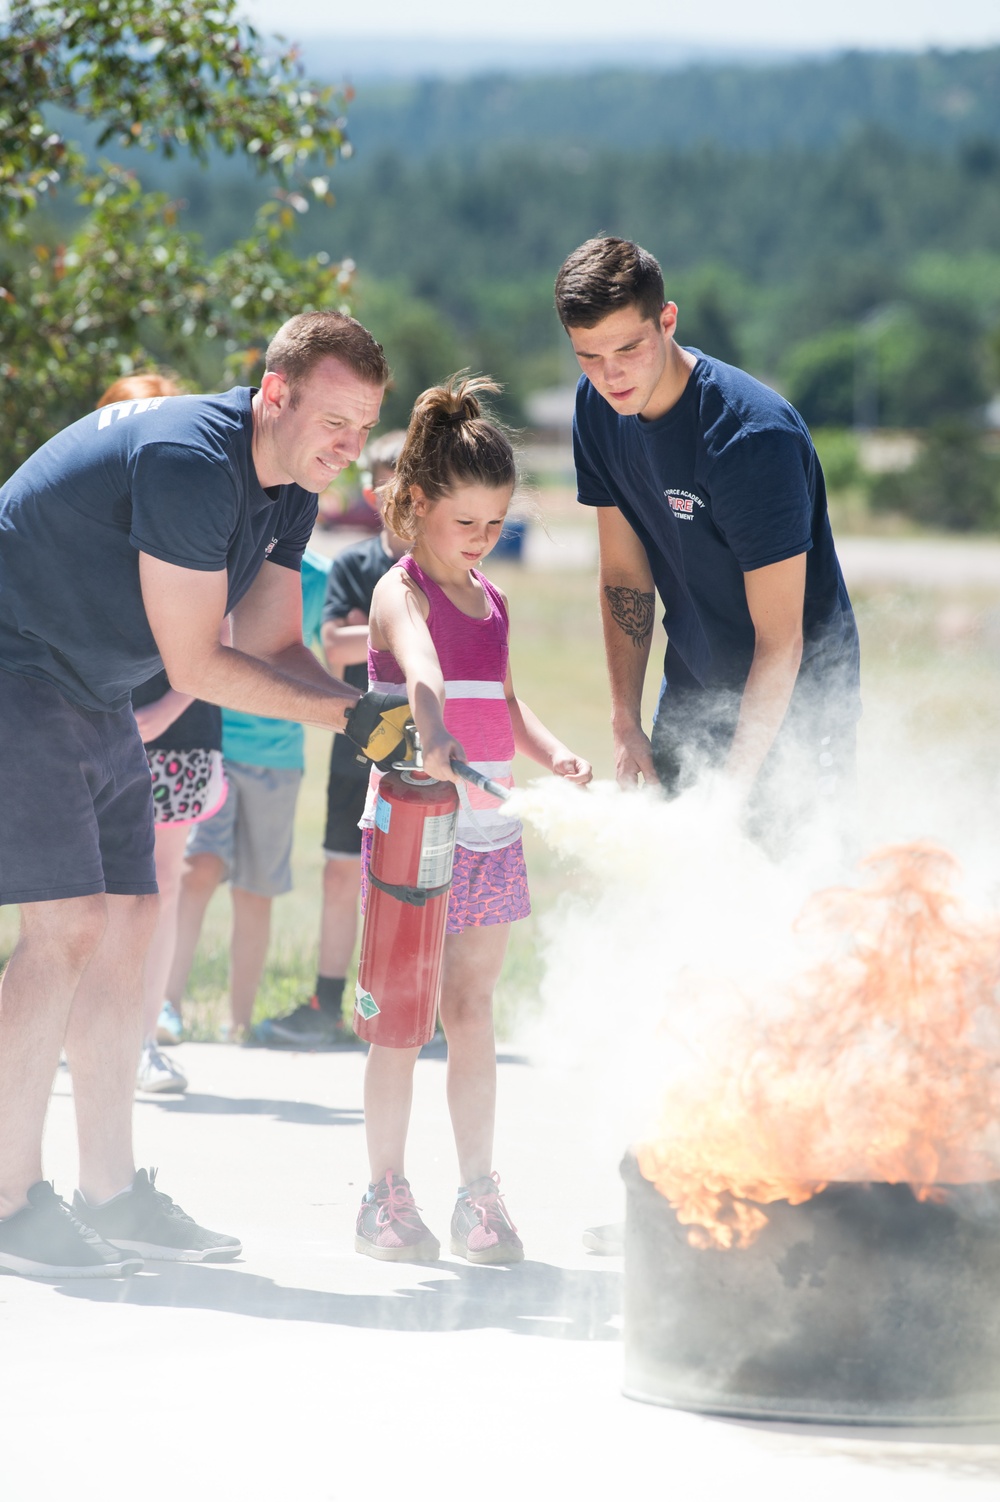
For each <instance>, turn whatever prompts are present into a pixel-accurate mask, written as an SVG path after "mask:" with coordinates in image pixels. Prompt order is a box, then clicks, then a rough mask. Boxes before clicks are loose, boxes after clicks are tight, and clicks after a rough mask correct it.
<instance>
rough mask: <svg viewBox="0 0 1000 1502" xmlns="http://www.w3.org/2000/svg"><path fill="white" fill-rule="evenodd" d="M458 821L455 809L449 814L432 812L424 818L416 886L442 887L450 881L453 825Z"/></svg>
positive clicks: (453, 837) (453, 851)
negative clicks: (427, 817)
mask: <svg viewBox="0 0 1000 1502" xmlns="http://www.w3.org/2000/svg"><path fill="white" fill-rule="evenodd" d="M457 823H458V811H457V809H456V810H455V811H454V812H453V813H450V814H433V815H432V816H431V817H430V818H429V819H425V820H424V832H423V838H422V840H421V842H420V870H419V873H418V875H417V886H418V887H443V886H444V885H445V883H446V882H449V881H451V866H452V862H453V860H454V859H455V826H456V824H457Z"/></svg>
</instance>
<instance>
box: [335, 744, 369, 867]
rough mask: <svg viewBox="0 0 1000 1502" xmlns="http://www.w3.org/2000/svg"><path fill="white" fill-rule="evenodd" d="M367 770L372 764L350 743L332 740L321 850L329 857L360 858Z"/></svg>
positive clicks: (366, 790)
mask: <svg viewBox="0 0 1000 1502" xmlns="http://www.w3.org/2000/svg"><path fill="white" fill-rule="evenodd" d="M370 770H371V762H370V761H369V760H368V758H367V756H365V755H363V754H362V752H360V751H359V750H358V748H357V746H355V745H354V744H353V742H351V741H349V740H348V739H347V737H346V736H344V735H335V736H334V738H333V748H332V750H331V752H330V778H329V781H328V782H327V785H326V832H325V834H324V835H323V849H324V851H325V852H326V854H327V855H329V856H333V857H337V856H347V855H360V854H361V830H360V829H359V828H358V820H359V819H360V818H361V815H362V814H363V813H364V811H365V796H366V794H367V792H368V774H369V772H370Z"/></svg>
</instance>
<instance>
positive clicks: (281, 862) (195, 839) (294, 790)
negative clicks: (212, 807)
mask: <svg viewBox="0 0 1000 1502" xmlns="http://www.w3.org/2000/svg"><path fill="white" fill-rule="evenodd" d="M225 767H226V778H227V780H228V782H229V796H228V798H227V799H226V801H225V803H224V804H223V805H222V807H221V808H220V809H219V812H218V813H217V814H213V816H212V818H211V819H205V820H204V821H203V822H202V823H201V824H196V825H195V827H194V829H193V830H192V831H191V834H190V836H189V838H188V842H187V852H186V853H187V854H188V855H189V856H192V855H214V856H216V857H217V858H218V859H219V860H221V861H222V863H223V865H224V866H225V868H226V876H227V878H228V879H229V881H230V883H231V884H232V885H233V886H234V887H241V888H242V889H243V891H245V892H253V893H254V895H255V896H257V897H280V896H281V894H282V892H290V891H291V889H292V863H291V858H292V835H293V832H294V827H295V804H296V802H297V800H298V796H299V787H300V786H301V783H302V773H301V771H300V770H299V768H298V767H253V766H249V765H248V764H247V763H246V762H242V761H227V762H226V763H225Z"/></svg>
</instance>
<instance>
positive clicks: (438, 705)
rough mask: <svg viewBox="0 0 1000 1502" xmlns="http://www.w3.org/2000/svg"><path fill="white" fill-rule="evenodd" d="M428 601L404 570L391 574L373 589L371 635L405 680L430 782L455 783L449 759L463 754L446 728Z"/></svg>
mask: <svg viewBox="0 0 1000 1502" xmlns="http://www.w3.org/2000/svg"><path fill="white" fill-rule="evenodd" d="M428 608H429V607H428V604H427V596H426V595H425V594H424V592H423V590H422V589H420V588H419V587H418V586H417V585H416V584H414V582H413V580H412V579H411V578H410V577H409V575H408V574H406V573H404V572H403V570H402V569H397V568H394V569H390V570H389V572H388V573H387V574H384V575H383V577H382V578H381V579H380V580H379V582H378V583H377V584H376V586H375V593H374V594H373V596H372V608H371V615H370V617H369V632H370V634H371V640H372V646H373V647H375V648H376V650H383V651H384V650H386V649H388V650H389V651H390V652H391V653H392V655H393V657H395V659H396V661H397V662H398V663H399V666H400V667H401V668H402V670H403V672H404V673H405V675H406V697H407V698H408V699H409V701H410V708H411V709H412V711H413V719H414V722H415V724H416V727H417V730H418V731H419V732H420V745H421V748H422V750H423V756H424V766H425V767H426V768H427V771H428V772H429V773H430V775H431V776H432V777H437V778H438V779H439V780H441V781H446V782H455V781H456V777H455V773H454V772H453V771H452V769H451V759H452V757H455V758H456V759H457V760H458V761H464V760H465V751H464V750H463V748H462V746H461V744H460V743H459V742H458V741H456V740H455V738H454V736H453V735H451V734H450V733H449V732H448V730H447V729H446V728H445V723H444V675H443V674H442V672H441V664H440V662H439V661H438V655H437V650H436V648H435V646H434V643H433V641H432V640H431V634H430V632H429V631H428V629H427V611H428Z"/></svg>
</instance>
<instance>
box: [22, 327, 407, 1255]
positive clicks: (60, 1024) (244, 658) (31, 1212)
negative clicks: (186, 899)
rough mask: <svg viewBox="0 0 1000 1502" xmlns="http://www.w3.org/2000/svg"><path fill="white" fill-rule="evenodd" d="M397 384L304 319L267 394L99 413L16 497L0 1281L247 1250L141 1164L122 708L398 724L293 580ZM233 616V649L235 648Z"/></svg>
mask: <svg viewBox="0 0 1000 1502" xmlns="http://www.w3.org/2000/svg"><path fill="white" fill-rule="evenodd" d="M387 377H388V368H387V366H386V363H385V357H384V355H383V353H382V349H381V346H380V345H379V344H377V343H376V341H375V340H374V339H373V338H372V336H371V335H370V334H369V333H368V331H367V330H366V329H364V328H362V326H361V325H360V324H359V323H357V322H356V321H355V320H354V319H351V318H346V317H345V316H344V315H342V314H339V313H312V314H303V315H300V316H299V317H298V318H293V319H291V320H289V322H288V323H287V324H285V325H284V326H283V327H282V328H281V329H280V330H279V331H278V333H277V335H276V336H275V338H274V339H273V340H272V342H271V344H270V346H269V347H268V352H267V359H266V371H265V374H264V376H263V378H262V380H261V385H260V388H259V390H250V389H245V388H238V389H236V390H234V391H230V392H227V393H225V394H224V395H221V396H202V397H188V396H174V397H167V398H162V397H160V398H146V399H143V400H140V401H128V402H121V403H115V404H112V405H111V406H107V407H102V408H101V409H100V410H99V411H96V412H93V413H91V414H89V415H88V416H86V417H84V418H82V419H81V420H80V421H79V422H77V423H74V424H73V425H72V426H71V427H70V428H67V429H66V430H64V431H63V432H61V433H58V434H57V435H56V436H55V437H54V438H52V439H51V440H50V441H49V442H48V443H46V444H45V445H44V446H43V447H42V448H41V449H39V450H38V452H37V453H36V454H34V455H33V456H32V457H31V458H30V459H29V460H28V461H27V462H26V463H25V464H23V465H22V466H21V468H20V469H19V470H18V471H17V473H16V474H14V475H13V476H12V477H11V479H10V480H9V481H8V482H7V483H6V485H4V486H3V488H2V489H0V791H2V796H3V802H4V815H3V818H2V819H0V903H17V904H19V905H20V908H21V932H20V936H19V939H18V942H17V945H16V947H15V949H14V953H13V955H12V956H11V959H10V963H9V965H8V967H7V970H6V972H5V974H4V977H3V986H2V1004H0V1268H2V1269H3V1270H5V1271H9V1272H14V1273H21V1274H25V1275H27V1276H41V1277H69V1276H84V1277H86V1276H91V1277H92V1276H108V1275H110V1276H117V1275H121V1274H122V1273H128V1272H133V1271H134V1270H135V1269H136V1268H137V1267H139V1266H141V1259H142V1257H143V1256H144V1255H145V1256H148V1257H152V1258H166V1259H169V1260H174V1261H176V1260H180V1261H194V1262H196V1261H205V1260H213V1261H217V1260H223V1259H228V1258H231V1257H234V1256H236V1255H237V1254H238V1253H239V1251H240V1244H239V1242H238V1241H237V1240H236V1238H235V1237H232V1236H223V1235H219V1234H218V1233H216V1232H212V1231H207V1230H205V1229H204V1228H202V1227H200V1226H198V1225H196V1224H195V1222H194V1221H192V1220H191V1219H190V1217H188V1216H186V1215H184V1214H182V1213H181V1212H180V1211H179V1210H178V1208H177V1207H176V1206H174V1205H173V1204H172V1202H171V1200H170V1199H169V1197H168V1196H166V1195H165V1194H163V1193H162V1192H160V1191H159V1190H157V1189H156V1188H155V1186H154V1183H153V1180H152V1179H151V1178H150V1177H149V1175H147V1174H146V1172H145V1170H140V1171H139V1173H136V1171H135V1164H134V1160H133V1156H132V1140H131V1117H132V1097H133V1090H134V1084H135V1072H136V1065H137V1062H138V1057H139V1047H140V1041H141V1037H140V1034H141V1024H140V1002H141V995H142V988H141V981H142V964H143V959H144V956H145V951H146V948H147V945H148V942H149V938H150V935H151V932H152V928H153V924H154V921H155V916H156V906H155V901H154V896H155V893H156V881H155V870H154V865H153V816H152V795H151V783H150V777H149V767H148V763H147V761H146V756H145V752H144V750H143V746H142V741H141V738H140V736H139V731H138V728H137V726H136V723H135V718H134V716H133V714H132V709H131V706H130V703H129V695H130V691H131V690H132V688H134V687H136V686H137V685H138V684H140V683H142V682H144V681H145V680H146V679H148V678H149V677H150V676H151V675H152V674H153V673H154V672H155V671H157V670H158V669H159V668H160V667H161V666H162V667H163V668H165V669H166V671H167V675H168V677H169V680H170V682H171V684H172V685H173V687H174V688H175V689H177V690H178V691H179V692H181V693H188V694H191V695H193V696H194V697H195V698H199V699H204V700H207V701H209V702H210V703H213V704H221V705H223V706H227V707H231V708H233V709H243V710H248V711H250V712H253V713H261V714H266V715H272V716H275V717H282V718H287V719H297V720H303V721H306V722H309V723H312V724H317V725H322V726H324V727H326V728H330V729H334V730H344V729H345V728H346V729H347V733H348V734H349V735H352V736H353V737H354V738H355V739H359V740H361V741H362V742H364V743H366V744H367V742H368V739H369V731H368V729H367V728H366V725H365V722H366V721H371V724H372V727H373V728H374V726H375V724H376V723H377V722H378V719H379V713H380V711H381V710H382V709H384V708H385V706H384V705H372V703H371V702H370V700H364V699H362V702H361V706H360V707H357V706H358V701H359V698H360V697H361V696H360V695H359V692H358V690H357V689H356V688H353V687H350V686H349V685H347V684H345V683H342V682H340V681H339V680H337V679H335V678H332V677H331V676H330V675H329V674H328V673H327V672H326V671H325V670H324V669H323V668H322V667H321V666H320V664H319V662H318V661H317V659H316V658H315V657H314V655H313V654H312V653H311V652H310V651H309V650H308V648H306V647H305V645H304V644H303V641H302V599H301V587H300V581H299V565H300V560H301V557H302V553H303V550H304V548H305V545H306V542H307V541H308V538H309V535H310V533H311V531H312V527H313V524H314V521H315V518H316V507H317V498H316V493H317V492H318V491H320V490H323V489H324V488H325V487H326V486H327V484H328V483H329V481H330V479H331V478H332V477H333V476H334V475H335V474H337V473H338V472H339V471H340V470H341V469H343V468H344V466H345V465H346V464H348V463H349V462H351V461H352V460H354V459H356V458H357V457H358V455H359V454H360V452H361V450H362V448H363V447H364V444H365V442H366V440H367V438H368V435H369V433H370V431H371V429H372V428H373V427H374V425H375V423H376V421H377V419H378V414H379V405H380V402H381V399H382V393H383V389H384V386H385V382H386V379H387ZM227 615H228V616H229V617H230V620H231V623H232V639H233V649H230V648H228V647H223V646H221V645H220V642H219V633H220V628H221V626H222V623H223V621H224V619H225V618H226V616H227ZM402 710H403V715H404V717H405V705H403V706H402ZM397 713H398V709H397ZM348 718H350V723H349V724H348ZM387 749H388V750H391V749H392V748H391V746H389V747H386V746H385V742H384V741H383V742H382V743H381V745H380V747H379V749H378V750H376V751H375V752H374V754H376V755H378V756H382V755H384V754H386V750H387ZM62 1047H65V1049H66V1054H67V1058H68V1061H69V1065H70V1069H71V1071H72V1075H73V1093H74V1099H75V1105H76V1116H77V1126H78V1134H79V1146H80V1193H79V1194H78V1195H77V1196H76V1197H75V1199H74V1204H73V1214H72V1215H70V1214H69V1212H68V1211H67V1209H66V1207H65V1206H64V1205H63V1203H62V1201H61V1200H59V1199H58V1198H57V1196H56V1195H55V1193H54V1191H53V1189H52V1187H51V1185H49V1184H47V1183H45V1182H44V1181H43V1180H42V1168H41V1142H42V1128H43V1124H44V1119H45V1111H46V1106H47V1103H48V1098H49V1093H50V1090H51V1085H52V1079H53V1076H54V1074H55V1070H56V1067H57V1065H58V1061H59V1053H60V1049H61V1048H62Z"/></svg>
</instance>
